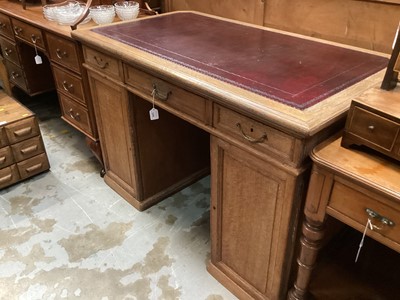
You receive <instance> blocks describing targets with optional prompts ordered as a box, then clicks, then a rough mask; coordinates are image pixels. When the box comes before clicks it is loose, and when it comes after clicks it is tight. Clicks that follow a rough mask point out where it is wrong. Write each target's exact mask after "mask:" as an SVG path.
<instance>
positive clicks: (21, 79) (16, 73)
mask: <svg viewBox="0 0 400 300" xmlns="http://www.w3.org/2000/svg"><path fill="white" fill-rule="evenodd" d="M6 65H7V70H8V74H9V79H10V81H11V82H13V83H14V84H16V85H18V86H19V87H20V88H22V89H23V90H24V91H27V89H28V86H27V84H26V80H25V76H24V71H23V70H22V69H21V68H20V67H18V66H16V65H15V64H13V63H11V62H8V61H7V62H6Z"/></svg>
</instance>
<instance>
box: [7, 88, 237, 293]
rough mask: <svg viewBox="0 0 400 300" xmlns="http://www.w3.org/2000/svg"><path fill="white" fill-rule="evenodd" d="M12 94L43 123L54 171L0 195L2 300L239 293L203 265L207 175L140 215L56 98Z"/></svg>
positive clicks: (206, 234)
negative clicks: (104, 174)
mask: <svg viewBox="0 0 400 300" xmlns="http://www.w3.org/2000/svg"><path fill="white" fill-rule="evenodd" d="M18 99H20V100H21V101H22V102H23V103H25V104H26V105H27V106H28V107H30V108H31V110H33V111H34V112H36V114H37V115H38V117H39V119H40V128H41V132H42V135H43V139H44V143H45V147H46V150H47V154H48V157H49V161H50V165H51V169H50V171H49V172H46V173H43V174H40V175H37V176H35V177H34V178H32V179H28V180H26V181H24V182H22V183H19V184H16V185H14V186H12V187H9V188H6V189H3V190H1V191H0V229H1V231H0V299H7V300H8V299H29V300H33V299H110V300H111V299H138V300H142V299H188V300H189V299H190V300H193V299H204V300H222V299H226V300H230V299H236V298H235V297H234V296H233V295H232V294H231V293H230V292H229V291H227V290H226V289H225V288H224V287H223V286H222V285H221V284H220V283H219V282H217V281H216V280H215V279H214V278H213V277H212V276H211V275H209V274H208V272H207V270H206V262H207V260H208V259H209V257H210V234H209V230H210V228H209V197H210V193H209V192H210V186H209V185H210V183H209V178H204V179H202V180H200V181H199V182H197V183H195V184H193V185H192V186H190V187H189V188H186V189H184V190H182V191H181V192H179V193H177V194H175V195H174V196H172V197H169V198H167V199H165V200H164V201H162V202H161V203H159V204H158V205H155V206H153V207H152V208H150V209H148V210H147V211H145V212H138V211H137V210H136V209H135V208H133V207H132V206H131V205H129V204H128V203H127V202H125V200H123V199H122V198H121V197H120V196H119V195H118V194H116V193H115V192H114V191H113V190H111V189H110V188H109V187H108V186H107V185H106V184H105V183H104V181H103V179H102V178H101V177H100V176H99V172H100V165H99V163H98V162H97V161H96V159H95V158H94V157H93V155H92V154H91V153H90V151H89V150H88V149H87V148H86V146H85V141H84V136H83V135H82V134H80V133H79V132H77V131H76V130H74V129H73V128H72V127H71V126H69V125H67V124H66V123H65V122H64V121H62V120H61V119H60V117H59V110H58V105H57V100H56V98H55V95H54V94H50V95H47V96H46V97H36V98H34V99H29V98H26V97H21V98H20V97H18Z"/></svg>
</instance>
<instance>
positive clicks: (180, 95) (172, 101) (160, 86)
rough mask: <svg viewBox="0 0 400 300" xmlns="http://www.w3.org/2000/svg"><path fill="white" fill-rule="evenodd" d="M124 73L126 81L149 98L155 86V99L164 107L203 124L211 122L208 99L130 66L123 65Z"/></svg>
mask: <svg viewBox="0 0 400 300" xmlns="http://www.w3.org/2000/svg"><path fill="white" fill-rule="evenodd" d="M125 74H126V83H127V84H128V85H130V86H132V88H134V89H135V90H138V91H140V92H142V93H144V94H145V95H147V96H148V97H150V99H151V97H152V96H151V95H152V92H153V89H154V88H156V95H155V99H156V100H158V101H160V102H162V103H163V104H164V105H165V106H166V107H171V108H173V109H174V110H175V111H177V112H180V113H183V114H185V115H189V116H190V117H193V118H195V119H197V120H199V121H201V122H202V123H203V124H210V123H211V122H210V120H209V119H211V117H210V118H209V117H208V114H207V112H208V109H207V107H208V105H210V103H209V101H208V100H206V99H204V98H202V97H200V96H197V95H195V94H193V93H190V92H188V91H186V90H184V89H181V88H179V87H177V86H175V85H173V84H170V83H168V82H166V81H163V80H161V79H158V78H157V77H154V76H152V75H150V74H147V73H145V72H143V71H140V70H138V69H135V68H133V67H131V66H125ZM210 115H211V114H210Z"/></svg>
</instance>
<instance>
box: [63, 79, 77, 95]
mask: <svg viewBox="0 0 400 300" xmlns="http://www.w3.org/2000/svg"><path fill="white" fill-rule="evenodd" d="M62 87H63V89H64V90H65V91H67V92H70V93H71V92H72V91H73V89H74V85H73V84H72V83H70V84H68V82H67V81H66V80H64V81H63V82H62Z"/></svg>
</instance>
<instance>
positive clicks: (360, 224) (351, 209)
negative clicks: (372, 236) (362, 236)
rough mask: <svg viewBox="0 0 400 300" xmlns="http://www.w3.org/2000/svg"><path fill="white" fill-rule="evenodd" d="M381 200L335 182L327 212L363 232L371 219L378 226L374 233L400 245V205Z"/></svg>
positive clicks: (376, 196)
mask: <svg viewBox="0 0 400 300" xmlns="http://www.w3.org/2000/svg"><path fill="white" fill-rule="evenodd" d="M379 199H380V197H379V196H378V195H373V194H370V193H368V194H367V193H363V192H361V191H359V190H356V189H354V188H352V187H351V186H349V185H347V184H344V183H342V182H338V181H335V183H334V186H333V189H332V194H331V198H330V203H329V204H328V209H327V211H328V213H329V214H332V215H333V216H334V217H335V218H337V219H339V220H341V221H342V222H344V223H346V224H348V225H350V226H352V227H354V228H358V229H359V230H361V231H362V230H364V228H365V225H366V223H367V220H368V218H369V219H370V220H371V221H372V223H373V224H374V225H375V226H376V227H375V228H374V230H373V231H374V232H376V233H379V234H380V235H382V237H383V238H385V239H386V238H387V239H389V240H391V241H393V242H395V243H397V244H400V205H399V204H397V203H395V202H393V203H388V202H384V201H380V200H379ZM367 210H369V211H373V212H374V213H377V214H379V215H380V216H381V217H384V218H386V219H388V220H390V221H392V222H393V225H392V226H389V225H385V224H384V223H382V222H381V221H380V219H379V218H378V217H375V218H374V217H371V215H369V214H368V212H367ZM343 216H344V217H343ZM369 231H370V230H369ZM381 242H384V241H381ZM385 244H387V243H385Z"/></svg>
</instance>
